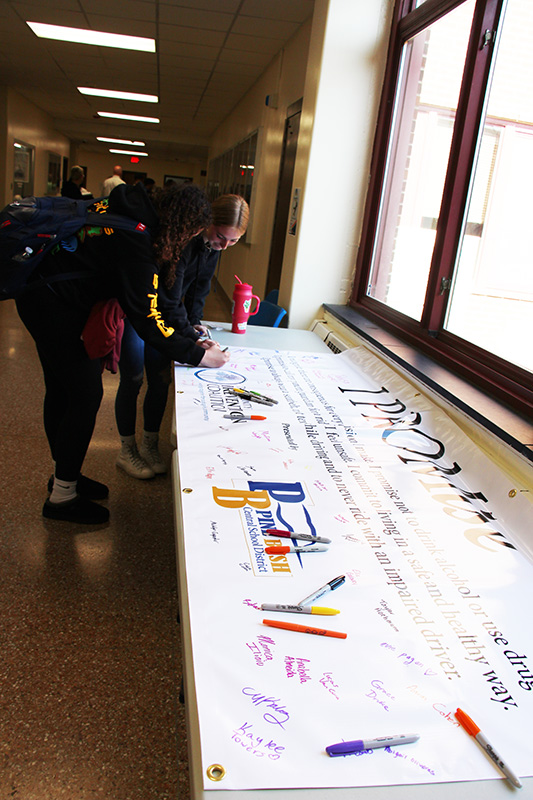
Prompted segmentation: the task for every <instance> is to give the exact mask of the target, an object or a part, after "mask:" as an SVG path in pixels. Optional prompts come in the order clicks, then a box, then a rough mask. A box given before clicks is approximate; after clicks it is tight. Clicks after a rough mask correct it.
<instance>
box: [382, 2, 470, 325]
mask: <svg viewBox="0 0 533 800" xmlns="http://www.w3.org/2000/svg"><path fill="white" fill-rule="evenodd" d="M473 10H474V0H467V2H465V3H463V4H462V5H460V6H459V7H458V8H456V9H454V10H453V11H451V12H450V13H448V14H446V15H445V16H444V17H442V18H441V19H439V20H437V21H436V22H434V23H432V24H431V25H430V26H429V27H427V28H425V29H424V30H423V31H422V32H421V33H419V34H418V35H416V36H414V37H413V38H412V39H410V40H409V41H408V42H406V43H405V45H404V48H403V59H402V67H401V71H400V79H399V82H398V90H397V93H396V109H395V117H394V121H393V131H392V136H393V140H392V146H391V148H390V151H389V152H390V155H389V160H388V163H387V168H386V175H385V190H384V192H383V195H382V205H381V209H380V214H379V219H378V233H377V237H376V244H375V249H374V252H373V257H372V267H371V271H370V280H369V283H368V287H367V294H368V296H369V297H373V298H375V299H376V300H379V301H380V302H382V303H385V304H386V305H387V306H389V307H390V308H393V309H395V310H397V311H401V312H402V313H404V314H406V315H407V316H409V317H412V318H413V319H416V320H420V317H421V314H422V310H423V306H424V298H425V294H426V287H427V280H428V275H429V269H430V265H431V257H432V252H433V246H434V243H435V231H436V228H437V222H438V217H439V209H440V204H441V199H442V190H443V186H444V180H445V177H446V169H447V165H448V157H449V152H450V144H451V139H452V133H453V124H454V120H455V113H456V110H457V103H458V98H459V91H460V88H461V80H462V75H463V69H464V62H465V57H466V49H467V45H468V37H469V33H470V27H471V23H472V14H473Z"/></svg>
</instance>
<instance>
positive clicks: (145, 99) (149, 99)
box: [77, 86, 159, 103]
mask: <svg viewBox="0 0 533 800" xmlns="http://www.w3.org/2000/svg"><path fill="white" fill-rule="evenodd" d="M77 88H78V92H81V93H82V94H90V95H91V96H92V97H112V98H114V99H115V100H137V101H138V102H139V103H159V97H158V96H157V95H156V94H138V93H137V92H115V91H113V90H112V89H89V88H87V86H78V87H77Z"/></svg>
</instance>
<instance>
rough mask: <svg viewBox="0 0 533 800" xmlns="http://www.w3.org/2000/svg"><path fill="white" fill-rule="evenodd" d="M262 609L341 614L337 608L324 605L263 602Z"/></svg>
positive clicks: (330, 614) (326, 615)
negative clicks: (289, 604) (324, 606)
mask: <svg viewBox="0 0 533 800" xmlns="http://www.w3.org/2000/svg"><path fill="white" fill-rule="evenodd" d="M261 611H289V612H290V613H293V614H320V615H322V616H324V617H331V616H333V615H334V614H340V611H339V610H338V609H337V608H323V607H322V606H284V605H280V604H278V603H276V604H272V603H263V605H262V606H261Z"/></svg>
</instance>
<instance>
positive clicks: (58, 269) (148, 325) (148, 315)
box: [34, 184, 205, 366]
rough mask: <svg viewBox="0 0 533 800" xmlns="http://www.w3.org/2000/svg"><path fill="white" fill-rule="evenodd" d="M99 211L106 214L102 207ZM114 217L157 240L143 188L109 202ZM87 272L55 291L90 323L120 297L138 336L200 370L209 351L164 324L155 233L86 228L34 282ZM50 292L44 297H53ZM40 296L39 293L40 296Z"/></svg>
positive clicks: (116, 193)
mask: <svg viewBox="0 0 533 800" xmlns="http://www.w3.org/2000/svg"><path fill="white" fill-rule="evenodd" d="M96 206H97V210H99V208H105V203H104V206H100V207H99V206H98V201H96ZM109 213H112V214H123V215H125V216H127V217H130V218H131V219H134V220H136V221H138V222H140V223H142V225H143V226H146V228H147V229H148V231H150V232H151V233H153V234H155V233H156V231H157V226H158V218H157V215H156V212H155V210H154V207H153V206H152V204H151V202H150V199H149V197H148V195H147V193H146V191H145V189H144V187H142V186H141V185H135V186H128V185H127V184H120V185H119V186H117V187H116V188H115V189H113V191H112V192H111V194H110V196H109ZM78 270H80V271H82V272H84V273H85V276H84V277H81V278H74V279H71V280H58V281H56V282H54V283H51V284H50V288H51V289H52V291H54V292H55V293H56V294H57V295H58V296H59V297H60V298H61V299H62V300H64V302H65V303H68V304H69V306H70V307H71V308H77V309H79V311H80V315H82V316H84V318H85V319H86V318H87V317H88V316H89V313H90V311H91V308H92V307H93V305H94V304H95V303H96V302H97V301H98V300H105V299H108V298H112V297H116V298H117V300H118V301H119V303H120V305H121V306H122V309H123V310H124V313H125V314H126V316H127V317H128V319H129V321H130V322H131V324H132V325H133V327H134V329H135V330H136V332H137V333H138V334H139V336H140V337H141V339H143V340H144V341H145V342H147V343H148V344H150V345H152V346H153V347H155V348H156V349H157V350H159V351H160V352H161V353H163V354H164V355H166V356H168V358H169V359H171V360H174V361H179V362H181V363H184V364H192V365H193V366H197V365H198V364H199V363H200V361H201V360H202V357H203V356H204V354H205V350H204V349H203V348H202V347H199V346H198V345H197V344H195V339H196V337H197V336H198V334H196V333H195V332H194V331H192V329H191V330H183V329H178V328H176V327H173V325H172V324H171V323H170V322H168V321H167V319H165V316H164V312H165V309H166V310H167V311H170V305H169V297H168V294H167V292H166V291H165V289H164V287H160V286H159V266H158V264H157V262H156V260H155V257H154V252H153V248H152V237H151V235H150V233H146V232H141V231H139V232H137V231H124V230H119V229H113V228H106V227H105V214H102V227H100V226H98V227H92V226H88V225H86V226H85V227H84V228H82V229H81V230H80V231H78V232H77V234H76V235H75V236H73V237H71V239H69V240H68V241H67V242H62V243H61V245H58V246H57V248H55V250H53V251H52V252H51V254H50V255H48V256H47V257H46V258H45V259H44V260H43V262H42V264H41V265H40V268H39V269H38V270H37V271H36V272H37V274H36V275H35V276H34V278H35V279H37V278H39V277H48V276H51V275H55V274H57V273H66V272H72V271H78ZM49 290H50V289H48V288H47V287H46V288H45V291H49ZM37 291H38V290H37Z"/></svg>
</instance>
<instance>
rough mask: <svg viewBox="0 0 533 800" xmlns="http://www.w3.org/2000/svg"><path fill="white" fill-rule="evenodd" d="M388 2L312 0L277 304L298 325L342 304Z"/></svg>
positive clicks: (359, 215)
mask: <svg viewBox="0 0 533 800" xmlns="http://www.w3.org/2000/svg"><path fill="white" fill-rule="evenodd" d="M392 8H393V0H373V1H372V2H370V3H369V2H368V0H315V13H314V17H313V30H312V36H311V46H310V56H309V67H308V70H307V80H306V85H305V94H304V103H303V109H302V121H301V127H300V138H299V146H298V153H297V158H296V166H295V172H294V181H293V189H294V188H295V187H297V188H299V189H300V208H299V220H298V227H297V234H296V236H287V244H286V248H285V254H284V259H283V271H282V278H281V286H280V303H281V305H283V306H284V307H285V308H287V309H288V313H289V324H290V327H294V328H308V327H309V325H310V324H311V322H312V321H313V319H314V318H316V317H317V316H319V315H320V308H321V305H322V303H339V304H343V303H346V301H347V299H348V297H349V294H350V291H351V286H352V283H353V274H354V269H355V261H356V257H357V247H358V244H359V239H360V235H361V225H362V219H363V211H364V204H365V199H366V192H367V187H368V179H369V171H370V157H371V153H372V146H373V140H374V133H375V126H376V120H377V113H378V105H379V99H380V94H381V86H382V82H383V75H384V71H385V61H386V54H387V46H388V37H389V29H390V15H391V13H392Z"/></svg>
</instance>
